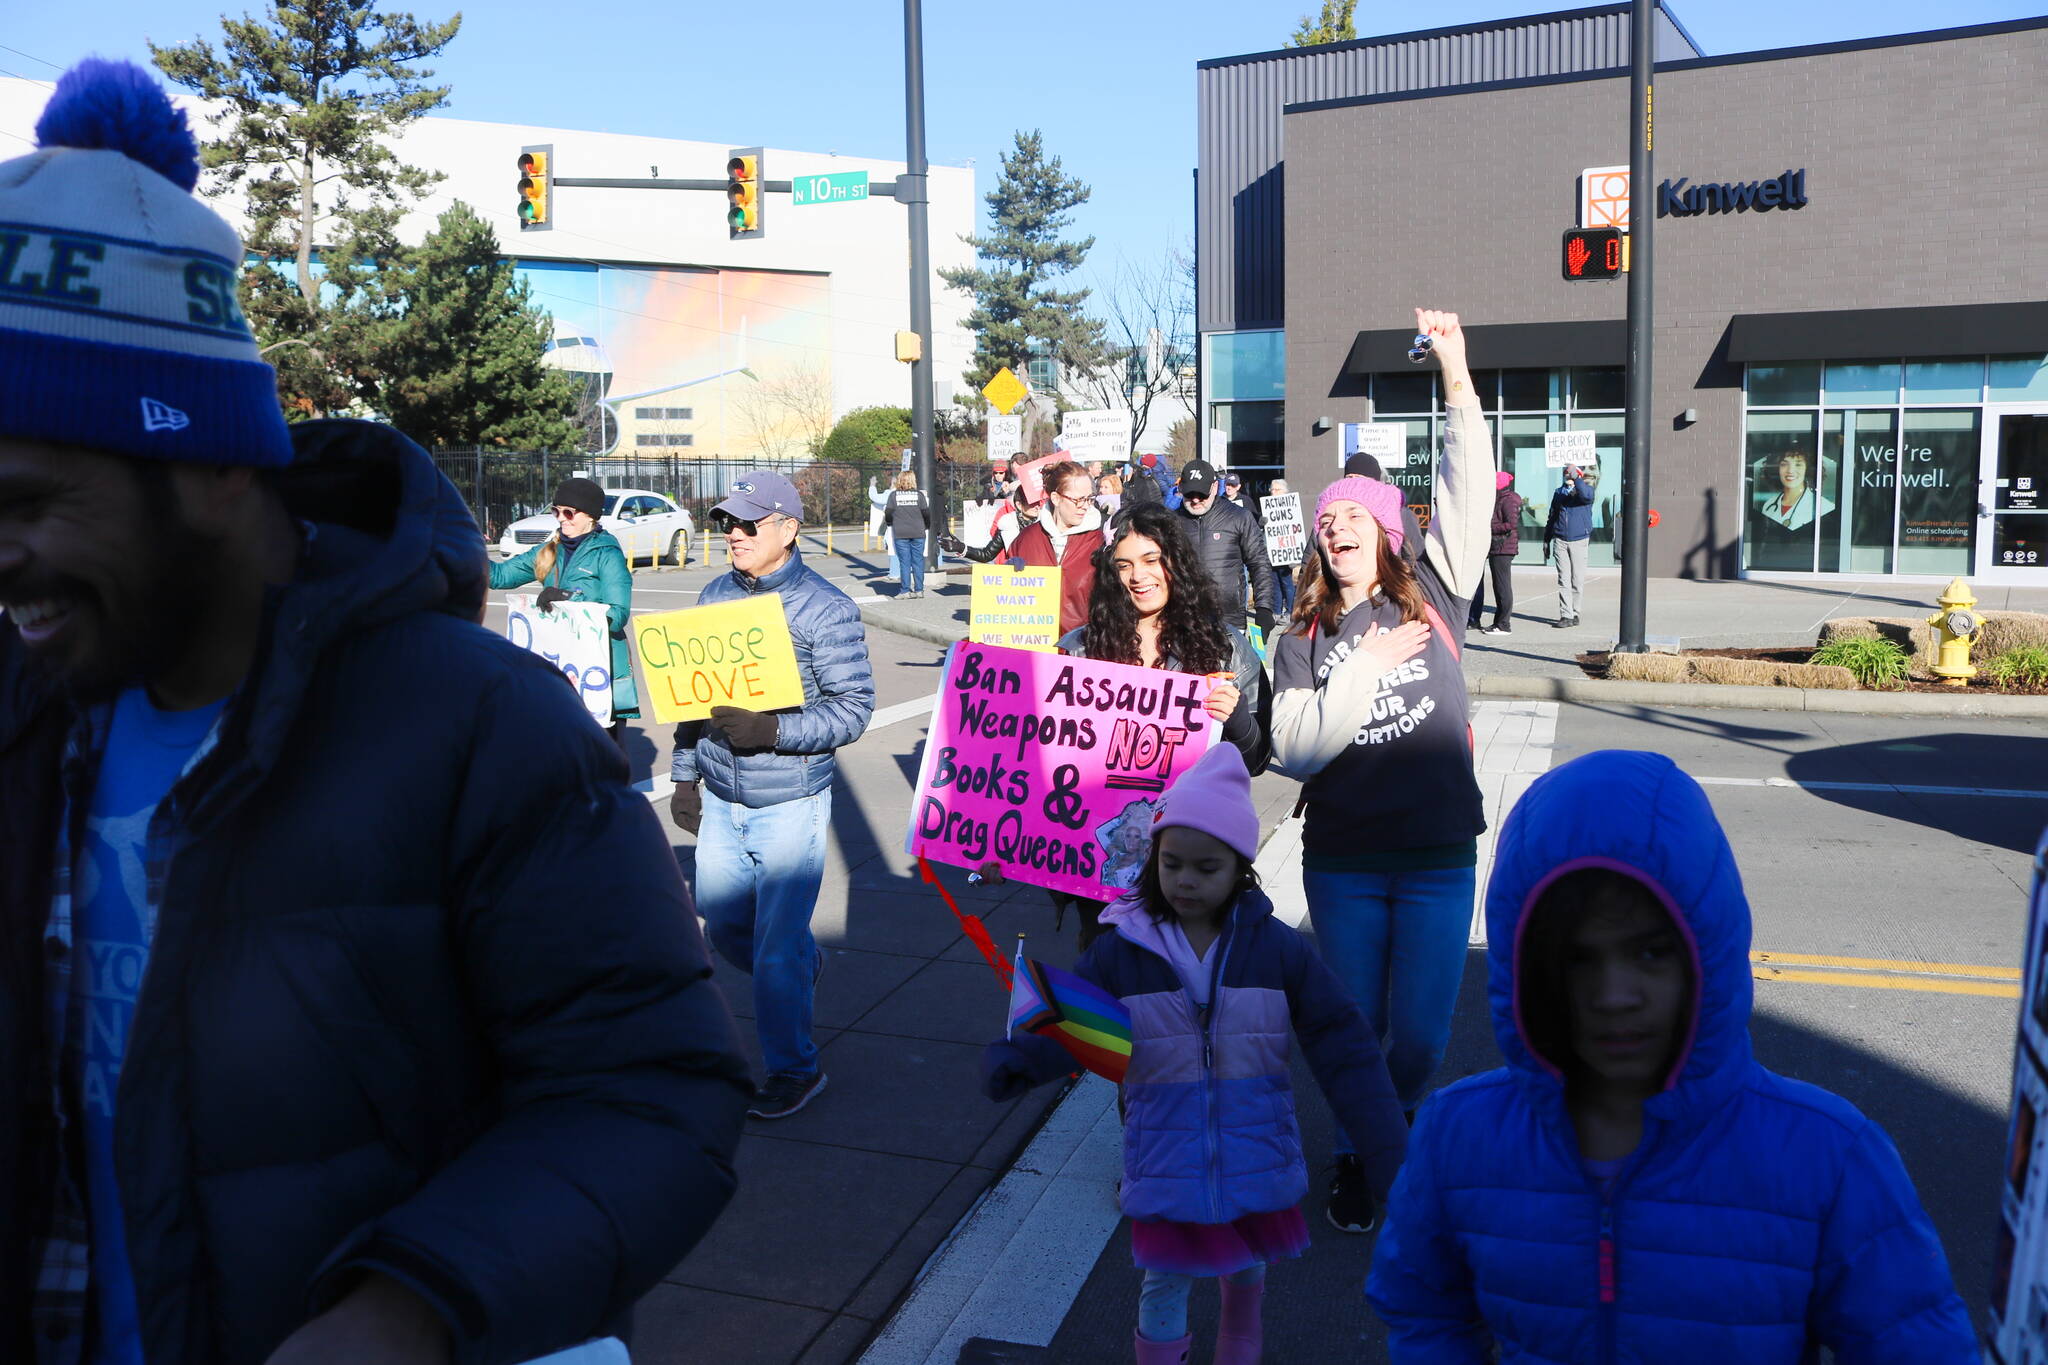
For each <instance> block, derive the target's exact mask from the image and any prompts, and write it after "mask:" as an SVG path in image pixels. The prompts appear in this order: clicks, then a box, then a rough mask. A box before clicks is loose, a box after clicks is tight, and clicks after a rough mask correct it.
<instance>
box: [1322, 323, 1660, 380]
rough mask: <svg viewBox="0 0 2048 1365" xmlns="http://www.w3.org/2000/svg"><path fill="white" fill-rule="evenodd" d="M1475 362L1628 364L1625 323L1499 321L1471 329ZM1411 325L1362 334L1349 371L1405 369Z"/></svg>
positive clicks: (1508, 366) (1505, 366) (1503, 365)
mask: <svg viewBox="0 0 2048 1365" xmlns="http://www.w3.org/2000/svg"><path fill="white" fill-rule="evenodd" d="M1465 332H1466V336H1467V338H1468V340H1469V341H1470V343H1471V351H1472V361H1473V363H1474V364H1475V365H1478V366H1480V367H1482V368H1484V369H1489V370H1492V369H1502V370H1522V369H1535V370H1542V369H1551V368H1554V367H1556V366H1559V365H1622V364H1626V363H1627V362H1628V324H1627V323H1626V322H1621V321H1614V322H1500V323H1492V324H1482V325H1480V326H1476V327H1467V328H1466V329H1465ZM1414 339H1415V332H1414V329H1412V328H1407V327H1402V328H1397V329H1395V330H1393V331H1390V332H1360V333H1359V334H1358V339H1357V340H1356V341H1354V342H1352V343H1351V354H1350V355H1349V356H1348V357H1346V358H1345V361H1344V373H1346V374H1374V373H1378V372H1383V371H1386V370H1397V371H1398V370H1406V369H1408V368H1409V364H1408V344H1409V343H1410V342H1411V341H1413V340H1414Z"/></svg>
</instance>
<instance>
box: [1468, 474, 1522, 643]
mask: <svg viewBox="0 0 2048 1365" xmlns="http://www.w3.org/2000/svg"><path fill="white" fill-rule="evenodd" d="M1493 482H1494V494H1493V543H1492V545H1491V546H1490V547H1489V548H1488V550H1487V552H1486V571H1487V573H1488V574H1489V575H1490V576H1491V577H1492V579H1493V624H1492V625H1491V626H1489V627H1487V631H1486V633H1487V634H1488V635H1506V634H1507V633H1508V632H1509V631H1511V630H1513V629H1514V612H1515V556H1516V555H1517V554H1519V553H1520V552H1521V549H1522V495H1521V494H1520V493H1517V492H1516V491H1515V476H1514V475H1512V474H1510V473H1508V472H1507V471H1506V470H1505V469H1503V470H1501V471H1500V472H1498V473H1496V474H1495V475H1494V476H1493ZM1485 610H1486V580H1485V579H1483V578H1482V579H1479V580H1478V581H1477V582H1475V583H1473V585H1472V609H1471V611H1470V612H1469V613H1468V614H1467V615H1466V618H1465V628H1466V629H1467V630H1477V629H1479V617H1480V613H1482V612H1483V611H1485Z"/></svg>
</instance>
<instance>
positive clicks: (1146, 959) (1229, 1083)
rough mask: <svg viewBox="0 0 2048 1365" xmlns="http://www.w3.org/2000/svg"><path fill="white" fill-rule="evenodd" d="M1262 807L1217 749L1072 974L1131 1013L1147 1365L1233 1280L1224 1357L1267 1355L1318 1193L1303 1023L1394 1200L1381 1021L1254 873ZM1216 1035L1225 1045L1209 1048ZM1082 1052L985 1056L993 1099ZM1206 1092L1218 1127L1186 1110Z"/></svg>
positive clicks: (1020, 1042)
mask: <svg viewBox="0 0 2048 1365" xmlns="http://www.w3.org/2000/svg"><path fill="white" fill-rule="evenodd" d="M1258 849H1259V813H1258V809H1257V808H1256V807H1255V806H1253V804H1252V793H1251V778H1250V776H1249V775H1248V774H1247V773H1246V772H1245V768H1244V762H1243V760H1242V759H1241V758H1240V757H1239V754H1238V751H1237V750H1236V749H1235V748H1233V747H1232V746H1231V745H1228V744H1219V745H1217V746H1216V747H1215V748H1213V749H1211V750H1209V751H1208V752H1207V753H1205V754H1203V755H1202V757H1201V758H1200V759H1199V760H1197V761H1196V763H1195V765H1194V766H1193V767H1192V768H1190V769H1188V771H1187V772H1186V773H1184V774H1182V775H1181V777H1180V778H1179V779H1178V780H1177V781H1176V782H1174V784H1173V785H1172V786H1171V787H1170V788H1168V789H1167V793H1166V801H1165V805H1164V807H1163V808H1162V809H1161V810H1160V812H1159V814H1158V815H1157V816H1156V817H1155V818H1154V821H1153V824H1152V838H1151V847H1150V849H1149V851H1148V852H1149V857H1148V858H1147V860H1146V865H1145V871H1144V875H1143V877H1142V879H1141V881H1140V882H1139V889H1138V890H1137V891H1135V892H1133V893H1132V894H1130V895H1127V896H1125V897H1123V898H1122V899H1121V900H1118V901H1117V902H1115V904H1113V905H1112V906H1111V907H1110V908H1109V909H1108V910H1106V911H1104V912H1103V914H1104V918H1105V919H1106V920H1107V921H1108V922H1109V923H1110V925H1111V926H1112V927H1113V928H1114V929H1115V931H1116V932H1114V933H1110V934H1106V935H1104V936H1103V938H1102V940H1101V941H1100V942H1098V943H1097V944H1096V945H1095V946H1094V947H1093V948H1092V949H1091V950H1089V952H1088V953H1087V954H1086V955H1085V956H1084V957H1083V958H1082V959H1081V962H1080V964H1079V965H1078V966H1077V967H1076V968H1075V969H1074V970H1075V973H1076V974H1077V975H1078V976H1080V977H1081V978H1082V979H1083V980H1084V981H1086V982H1089V983H1091V984H1093V985H1095V986H1097V987H1099V988H1100V989H1102V990H1104V991H1107V992H1108V993H1109V994H1111V995H1113V996H1116V997H1117V998H1118V1000H1119V1001H1121V1002H1122V1003H1123V1005H1124V1006H1125V1008H1127V1009H1128V1010H1129V1011H1130V1015H1131V1043H1130V1062H1129V1068H1128V1070H1127V1071H1126V1073H1125V1077H1124V1094H1125V1096H1126V1098H1127V1100H1128V1103H1129V1109H1128V1113H1127V1114H1126V1116H1125V1120H1124V1133H1125V1137H1124V1144H1123V1150H1124V1172H1123V1180H1122V1181H1121V1183H1120V1184H1119V1186H1118V1190H1117V1195H1118V1202H1119V1203H1120V1204H1121V1206H1122V1208H1123V1211H1124V1212H1125V1213H1126V1214H1127V1215H1129V1216H1130V1218H1131V1255H1132V1259H1133V1260H1135V1261H1136V1262H1137V1264H1138V1267H1139V1268H1140V1269H1141V1270H1143V1271H1144V1272H1145V1283H1144V1288H1143V1289H1142V1290H1140V1291H1139V1296H1138V1329H1137V1333H1136V1341H1135V1349H1136V1352H1137V1359H1138V1365H1182V1362H1185V1361H1186V1360H1187V1359H1188V1357H1189V1351H1190V1348H1191V1346H1192V1342H1191V1341H1190V1339H1189V1332H1188V1321H1187V1306H1188V1293H1189V1290H1190V1289H1191V1288H1192V1285H1193V1281H1194V1279H1195V1278H1196V1277H1198V1276H1199V1277H1204V1278H1206V1277H1209V1276H1216V1277H1219V1278H1220V1279H1221V1281H1222V1284H1221V1291H1220V1292H1221V1294H1222V1298H1223V1311H1222V1314H1221V1321H1220V1322H1219V1324H1218V1328H1217V1334H1216V1351H1215V1355H1214V1356H1213V1357H1212V1359H1214V1360H1215V1361H1216V1362H1217V1365H1258V1361H1259V1360H1260V1358H1261V1356H1262V1348H1263V1344H1264V1324H1263V1318H1262V1307H1263V1300H1264V1297H1265V1276H1266V1266H1267V1263H1268V1262H1271V1261H1277V1260H1289V1259H1292V1258H1294V1257H1296V1256H1299V1255H1300V1254H1301V1253H1302V1252H1303V1251H1305V1250H1307V1249H1308V1243H1309V1237H1308V1225H1307V1223H1306V1221H1305V1220H1304V1219H1303V1218H1302V1215H1301V1197H1302V1195H1303V1194H1304V1193H1305V1192H1306V1191H1307V1189H1308V1169H1307V1166H1306V1165H1305V1164H1304V1162H1303V1160H1302V1153H1301V1128H1300V1125H1299V1124H1298V1123H1297V1122H1296V1120H1295V1116H1294V1097H1293V1094H1292V1093H1291V1091H1290V1088H1289V1084H1288V1079H1287V1069H1288V1052H1289V1047H1288V1042H1289V1039H1288V1034H1289V1032H1290V1031H1291V1032H1292V1033H1293V1034H1294V1035H1295V1038H1296V1040H1298V1041H1299V1042H1300V1044H1301V1050H1302V1053H1303V1055H1304V1056H1306V1057H1307V1059H1308V1063H1309V1068H1310V1070H1311V1071H1312V1072H1313V1073H1314V1075H1315V1078H1316V1083H1317V1084H1318V1085H1319V1086H1320V1087H1321V1088H1322V1090H1323V1093H1324V1095H1325V1096H1326V1097H1327V1098H1328V1100H1329V1102H1330V1105H1331V1107H1332V1108H1333V1109H1334V1110H1335V1111H1336V1114H1337V1121H1338V1123H1339V1125H1340V1126H1341V1127H1342V1128H1343V1129H1344V1130H1345V1132H1346V1133H1348V1134H1349V1135H1350V1138H1351V1141H1352V1143H1353V1144H1354V1146H1355V1147H1356V1149H1357V1150H1359V1151H1362V1152H1364V1153H1366V1156H1365V1157H1364V1158H1362V1161H1363V1162H1364V1166H1365V1169H1366V1170H1367V1172H1368V1175H1367V1179H1368V1181H1369V1182H1370V1188H1371V1189H1372V1190H1373V1191H1374V1192H1376V1193H1378V1194H1380V1195H1382V1196H1383V1195H1384V1194H1385V1193H1386V1190H1387V1187H1388V1184H1389V1182H1391V1181H1392V1179H1393V1178H1394V1172H1395V1170H1396V1169H1397V1168H1398V1167H1399V1166H1400V1164H1401V1154H1402V1151H1403V1150H1404V1148H1405V1147H1406V1144H1407V1137H1408V1134H1407V1130H1406V1128H1405V1127H1404V1126H1403V1124H1402V1122H1401V1116H1400V1111H1399V1110H1398V1109H1397V1108H1396V1107H1395V1102H1394V1097H1393V1093H1392V1090H1393V1087H1392V1086H1391V1085H1390V1084H1389V1083H1388V1080H1387V1068H1386V1064H1385V1062H1383V1061H1382V1060H1381V1058H1380V1055H1379V1049H1378V1047H1377V1046H1375V1044H1374V1042H1373V1038H1372V1033H1371V1031H1370V1030H1369V1029H1367V1028H1366V1027H1365V1021H1364V1020H1363V1019H1361V1018H1360V1017H1359V1013H1358V1006H1357V1005H1355V1004H1354V1003H1352V1001H1351V999H1350V997H1349V996H1347V995H1346V994H1345V993H1344V988H1343V986H1341V985H1340V984H1339V983H1338V982H1337V981H1336V979H1335V978H1333V977H1332V976H1331V974H1330V971H1329V968H1327V967H1325V966H1324V965H1323V964H1322V963H1320V962H1318V961H1317V960H1316V957H1315V955H1314V954H1313V953H1312V952H1310V951H1309V948H1308V945H1307V944H1306V943H1305V942H1303V941H1302V938H1301V936H1300V935H1299V934H1297V933H1295V931H1294V930H1292V929H1290V928H1288V927H1287V926H1286V925H1285V924H1283V923H1281V922H1280V921H1279V920H1278V919H1276V918H1274V916H1273V903H1272V902H1271V901H1270V900H1268V899H1267V898H1266V894H1265V893H1264V892H1263V891H1261V890H1260V889H1259V879H1258V873H1257V872H1255V871H1254V870H1253V868H1252V863H1253V861H1254V860H1255V859H1256V858H1257V857H1258ZM1212 1042H1213V1044H1214V1046H1213V1047H1212V1046H1211V1044H1212ZM1073 1067H1074V1058H1073V1056H1072V1055H1071V1054H1070V1053H1068V1052H1067V1051H1066V1050H1065V1049H1064V1048H1062V1047H1060V1046H1059V1044H1057V1043H1055V1042H1053V1041H1052V1040H1051V1039H1049V1038H1046V1037H1044V1036H1042V1035H1040V1034H1035V1033H1027V1032H1023V1031H1019V1032H1018V1033H1017V1034H1016V1036H1015V1037H1014V1038H1013V1039H1011V1040H1006V1041H1004V1042H999V1043H991V1044H990V1045H989V1046H988V1047H987V1049H986V1050H985V1051H984V1052H983V1054H982V1075H983V1077H984V1089H985V1091H986V1093H987V1094H988V1096H989V1098H991V1099H996V1100H1006V1099H1012V1098H1015V1097H1016V1096H1017V1095H1020V1094H1022V1093H1023V1092H1024V1091H1025V1090H1027V1089H1029V1088H1030V1087H1031V1086H1033V1085H1042V1084H1044V1083H1045V1082H1046V1081H1049V1080H1053V1079H1055V1078H1056V1077H1059V1076H1064V1075H1066V1074H1068V1073H1069V1072H1070V1071H1072V1070H1073ZM1191 1090H1199V1092H1200V1093H1201V1094H1203V1095H1205V1096H1210V1097H1213V1098H1210V1099H1205V1100H1203V1101H1202V1104H1201V1112H1202V1113H1203V1114H1204V1115H1205V1116H1206V1118H1207V1122H1206V1123H1204V1122H1201V1121H1196V1122H1190V1117H1191V1110H1192V1108H1193V1106H1192V1104H1191V1101H1190V1099H1189V1092H1190V1091H1191Z"/></svg>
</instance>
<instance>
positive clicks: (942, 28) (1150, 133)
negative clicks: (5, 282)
mask: <svg viewBox="0 0 2048 1365" xmlns="http://www.w3.org/2000/svg"><path fill="white" fill-rule="evenodd" d="M408 2H409V3H411V5H412V9H413V12H414V13H416V14H419V15H421V16H422V17H425V18H432V19H439V18H444V17H446V15H447V14H448V13H450V12H451V11H452V10H453V9H454V5H453V4H452V3H450V4H447V5H437V4H436V3H434V0H408ZM1312 7H1313V6H1312V0H1180V3H1176V4H1160V3H1146V2H1145V0H1036V3H1034V4H1031V5H1028V6H1016V5H993V4H968V3H966V0H930V2H929V3H927V4H926V6H925V71H926V103H927V106H928V116H927V117H928V124H927V126H928V137H929V142H930V147H931V156H932V159H933V160H934V161H939V162H945V163H949V164H954V165H959V164H963V163H965V162H967V161H968V160H970V159H971V160H973V162H974V163H975V165H976V166H977V168H978V171H977V173H978V176H979V183H980V187H981V189H982V190H984V191H986V190H987V188H988V187H989V186H990V185H991V184H993V176H994V174H995V169H996V166H997V161H998V158H999V157H1000V156H1001V155H1002V153H1003V152H1004V151H1005V150H1007V149H1008V147H1009V146H1010V144H1011V136H1012V134H1013V133H1014V131H1015V130H1017V129H1018V128H1033V127H1037V128H1042V129H1043V130H1044V133H1045V139H1046V145H1047V148H1048V150H1049V151H1051V152H1052V153H1053V154H1055V155H1057V156H1059V157H1060V158H1061V159H1062V160H1063V161H1064V163H1065V164H1066V166H1067V168H1068V170H1069V171H1070V172H1072V173H1074V174H1077V175H1079V176H1080V177H1081V178H1082V179H1084V180H1086V181H1087V182H1088V183H1090V184H1091V185H1092V186H1093V187H1094V190H1095V194H1094V198H1093V200H1092V201H1091V202H1090V203H1089V204H1087V205H1085V206H1083V208H1082V209H1081V210H1080V211H1079V215H1078V218H1077V222H1076V229H1075V230H1076V231H1077V232H1083V233H1093V234H1094V235H1095V236H1096V237H1097V239H1098V245H1097V247H1096V255H1095V259H1094V260H1092V261H1091V262H1090V266H1089V269H1088V273H1089V274H1091V275H1092V274H1095V273H1096V272H1098V271H1101V272H1103V273H1108V272H1109V270H1110V269H1111V268H1112V267H1113V266H1114V264H1115V262H1116V259H1117V258H1118V257H1119V256H1123V257H1126V258H1128V259H1130V260H1132V261H1135V262H1147V261H1154V260H1157V259H1158V258H1159V257H1160V256H1161V255H1163V254H1164V253H1165V252H1167V251H1168V250H1170V249H1172V248H1175V247H1177V246H1182V245H1185V244H1186V243H1187V242H1188V240H1189V238H1190V236H1191V234H1192V232H1193V212H1194V211H1193V202H1192V193H1191V186H1190V174H1189V173H1190V167H1191V166H1192V165H1193V162H1194V102H1195V79H1194V67H1195V63H1196V62H1197V61H1199V60H1201V59H1203V58H1207V57H1221V56H1230V55H1234V54H1237V53H1243V52H1257V51H1264V50H1266V49H1269V48H1275V47H1278V46H1280V45H1281V44H1282V43H1283V42H1284V41H1285V39H1286V36H1287V34H1288V33H1289V32H1291V31H1292V30H1293V27H1294V24H1295V22H1296V20H1297V19H1298V18H1299V16H1300V15H1301V14H1303V13H1304V12H1306V11H1307V10H1308V9H1310V8H1312ZM1561 7H1562V6H1561V5H1560V4H1559V3H1556V2H1555V0H1552V2H1551V3H1545V2H1544V0H1536V2H1535V3H1528V0H1524V2H1523V3H1520V4H1517V3H1515V0H1440V2H1439V3H1437V4H1433V5H1420V6H1391V5H1374V4H1372V0H1364V2H1363V3H1362V4H1361V5H1360V13H1359V18H1358V26H1359V32H1360V35H1361V36H1368V35H1370V34H1374V33H1396V32H1406V31H1409V30H1413V29H1417V28H1435V27H1440V26H1447V25H1454V24H1463V23H1477V22H1482V21H1485V20H1488V19H1495V18H1500V17H1502V16H1503V15H1507V14H1511V13H1541V12H1544V11H1548V10H1554V9H1557V8H1561ZM242 8H243V7H242V6H239V5H238V6H236V7H235V12H237V13H239V12H241V9H242ZM251 8H253V6H251ZM1671 9H1672V12H1673V13H1674V14H1675V15H1676V16H1677V17H1678V19H1679V21H1680V22H1681V23H1683V24H1684V25H1685V26H1686V28H1687V29H1688V31H1690V32H1691V33H1692V35H1693V37H1694V39H1695V40H1696V41H1697V42H1698V43H1699V44H1700V46H1701V47H1703V48H1704V49H1705V50H1706V51H1707V52H1708V53H1709V54H1715V55H1718V54H1725V53H1732V52H1745V51H1754V50H1757V49H1761V48H1773V47H1787V46H1796V45H1800V44H1806V43H1821V42H1834V41H1840V40H1845V39H1852V38H1864V37H1873V36H1876V35H1879V34H1887V33H1910V32H1915V31H1919V30H1924V29H1928V28H1935V27H1952V26H1957V25H1964V24H1976V23H1990V22H1994V21H1997V20H2005V19H2020V18H2026V17H2029V16H2032V15H2037V14H2040V13H2042V4H2041V0H2032V3H2015V2H2013V0H1946V3H1943V4H1941V5H1938V6H1937V5H1930V4H1928V3H1926V0H1910V2H1909V0H1858V2H1857V3H1853V4H1852V3H1846V0H1794V2H1793V3H1787V0H1674V3H1673V4H1672V5H1671ZM220 12H221V8H220V5H219V3H218V0H213V3H206V2H205V0H91V3H83V4H81V3H72V4H44V5H33V6H31V5H14V6H10V7H9V12H8V22H7V24H6V26H5V29H4V30H0V71H5V72H7V73H8V74H12V75H20V76H28V77H32V78H35V79H39V80H52V79H54V78H55V75H56V70H55V69H54V68H55V67H61V66H64V65H67V64H69V63H71V62H73V61H76V60H77V59H78V58H79V57H82V56H85V55H88V54H99V55H104V56H129V57H134V58H136V59H138V60H142V61H147V59H148V49H147V47H146V46H145V40H154V41H157V42H178V41H184V40H186V39H189V38H192V37H195V36H201V35H204V36H206V37H209V38H217V37H218V34H219V17H218V16H219V14H220ZM902 62H903V43H902V7H901V6H900V5H899V4H896V3H893V0H854V3H847V2H846V0H835V2H834V3H825V2H824V0H784V2H783V3H780V4H773V3H769V4H762V3H748V4H742V3H729V4H707V3H703V0H683V3H680V4H678V3H675V0H668V2H667V3H656V0H610V3H607V4H603V5H562V4H559V3H551V4H542V3H539V0H491V3H488V4H485V5H480V6H472V7H471V8H470V9H469V10H468V12H467V13H466V14H465V16H464V20H463V27H462V32H461V33H460V35H459V36H458V37H457V38H456V39H455V41H454V43H452V44H451V45H450V46H449V48H448V49H447V50H446V51H445V52H444V53H443V54H442V56H441V58H440V60H439V62H438V63H437V69H438V72H439V78H440V79H441V80H443V81H445V82H447V83H450V84H452V85H453V86H454V94H453V97H452V99H451V102H450V105H449V108H448V109H447V110H446V111H445V112H447V113H450V114H453V115H456V116H459V117H463V118H473V119H484V120H496V121H504V122H514V123H538V124H547V125H553V126H559V127H564V128H591V129H598V130H604V131H610V132H620V133H645V134H650V135H656V136H671V137H684V138H697V139H702V140H704V141H708V142H722V143H728V144H732V145H746V144H749V143H761V144H765V145H769V146H778V147H800V148H804V149H806V150H819V151H837V152H842V153H847V154H854V155H861V156H882V157H897V158H900V157H901V156H902V155H903V112H902V111H903V103H902V99H903V65H902ZM1616 117H1617V118H1619V117H1620V112H1619V111H1617V114H1616ZM7 154H8V152H7V150H6V149H0V156H4V155H7ZM664 169H667V168H664ZM722 169H723V168H722V167H721V168H714V167H705V168H704V169H703V172H702V173H703V174H707V175H715V174H718V173H719V172H720V171H721V170H722ZM669 173H670V174H677V173H681V168H677V169H676V170H674V171H670V172H669Z"/></svg>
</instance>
